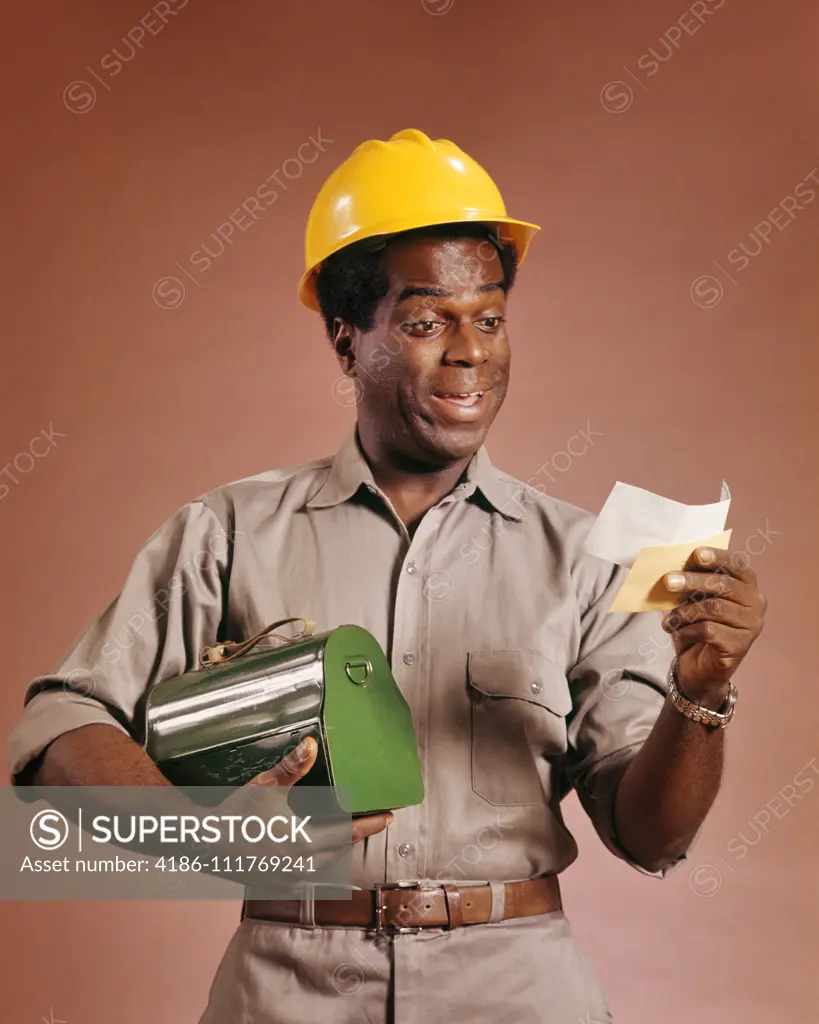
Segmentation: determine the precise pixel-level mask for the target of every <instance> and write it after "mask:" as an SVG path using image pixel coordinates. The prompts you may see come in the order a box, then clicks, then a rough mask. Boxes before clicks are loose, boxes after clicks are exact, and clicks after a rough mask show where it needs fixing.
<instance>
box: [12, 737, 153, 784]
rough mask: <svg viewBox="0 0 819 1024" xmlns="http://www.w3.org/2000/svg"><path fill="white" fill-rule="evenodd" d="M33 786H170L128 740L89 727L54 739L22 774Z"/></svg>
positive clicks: (132, 741)
mask: <svg viewBox="0 0 819 1024" xmlns="http://www.w3.org/2000/svg"><path fill="white" fill-rule="evenodd" d="M23 781H24V782H26V783H28V784H30V785H35V786H170V784H171V783H170V782H169V781H168V780H167V779H166V778H165V776H164V775H163V774H162V772H161V771H160V770H159V768H157V766H156V764H155V763H154V762H153V761H152V760H151V759H150V757H148V755H147V754H146V753H145V751H144V750H143V749H142V747H140V746H139V744H138V743H136V742H135V741H134V740H132V739H131V737H130V736H126V735H125V733H123V732H120V730H119V729H117V728H115V727H114V726H110V725H102V724H100V723H93V724H92V725H83V726H80V728H79V729H72V730H71V731H70V732H65V733H63V734H62V735H61V736H58V737H57V738H56V739H55V740H52V742H51V743H49V745H48V746H47V747H46V749H45V750H44V752H43V754H42V755H41V757H40V758H38V760H37V762H36V763H34V764H32V765H31V766H30V769H29V770H28V771H27V772H26V773H25V776H24V779H23Z"/></svg>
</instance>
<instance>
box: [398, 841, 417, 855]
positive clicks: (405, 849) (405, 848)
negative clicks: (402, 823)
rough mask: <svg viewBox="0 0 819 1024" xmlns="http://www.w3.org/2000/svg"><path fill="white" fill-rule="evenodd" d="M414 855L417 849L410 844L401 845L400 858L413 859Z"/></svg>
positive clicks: (399, 849) (399, 848)
mask: <svg viewBox="0 0 819 1024" xmlns="http://www.w3.org/2000/svg"><path fill="white" fill-rule="evenodd" d="M414 853H415V847H414V846H411V845H410V844H409V843H401V845H400V846H399V847H398V856H399V857H411V856H412V855H413V854H414Z"/></svg>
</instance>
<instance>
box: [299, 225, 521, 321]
mask: <svg viewBox="0 0 819 1024" xmlns="http://www.w3.org/2000/svg"><path fill="white" fill-rule="evenodd" d="M436 223H448V224H449V223H451V224H489V225H492V226H494V227H495V228H496V230H497V232H498V236H499V238H500V239H501V241H504V242H513V243H514V245H515V248H516V249H517V253H518V266H520V264H521V263H522V262H523V260H524V257H525V256H526V252H527V250H528V248H529V243H530V242H531V241H532V239H533V238H534V236H535V235H536V234H537V233H538V231H540V225H538V224H531V223H529V221H525V220H514V219H513V218H511V217H491V218H490V217H487V216H485V215H484V216H481V217H474V218H473V217H463V218H460V219H458V220H452V221H443V222H442V221H434V222H432V223H429V224H419V223H418V221H417V219H414V218H411V217H408V218H402V219H399V220H396V221H391V222H390V223H389V224H383V225H380V226H379V228H378V230H375V231H374V230H373V229H372V228H370V229H368V230H367V231H366V232H362V233H361V235H359V234H358V233H356V234H353V235H351V236H350V237H349V238H346V239H344V241H343V243H342V244H340V245H338V246H336V248H335V249H334V250H333V251H332V252H329V253H327V256H325V259H327V258H328V257H330V256H332V255H333V254H334V253H336V252H340V251H341V250H342V249H346V248H347V246H348V245H352V244H353V243H354V242H357V241H359V239H360V238H364V237H366V238H372V237H374V236H379V235H381V236H383V235H395V234H398V233H399V232H401V231H410V230H414V229H415V228H419V227H434V226H435V225H436ZM320 267H321V263H317V264H316V265H315V266H314V267H311V268H310V269H309V270H307V271H305V273H304V274H303V275H302V278H301V280H300V281H299V285H298V290H297V294H298V298H299V301H300V302H301V303H302V305H304V306H306V307H307V308H308V309H312V310H314V311H315V312H316V313H320V312H321V306H320V305H319V301H318V296H317V294H316V275H317V273H318V270H319V268H320Z"/></svg>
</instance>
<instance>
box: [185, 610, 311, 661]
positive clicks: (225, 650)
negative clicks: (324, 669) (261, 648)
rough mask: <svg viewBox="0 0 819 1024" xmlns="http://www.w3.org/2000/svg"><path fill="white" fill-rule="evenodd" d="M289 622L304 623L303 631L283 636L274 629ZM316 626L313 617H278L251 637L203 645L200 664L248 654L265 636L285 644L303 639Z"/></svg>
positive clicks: (230, 659) (228, 659)
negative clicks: (272, 637) (207, 645)
mask: <svg viewBox="0 0 819 1024" xmlns="http://www.w3.org/2000/svg"><path fill="white" fill-rule="evenodd" d="M288 622H301V623H303V629H302V631H301V632H300V633H297V634H296V635H295V636H283V635H282V634H281V633H276V632H274V630H276V629H278V628H279V626H286V625H287V623H288ZM315 628H316V624H315V622H314V621H313V620H312V619H305V618H303V617H301V616H298V615H296V616H294V617H293V618H290V619H278V620H277V621H276V622H271V623H270V625H269V626H265V628H264V629H263V630H262V631H261V632H260V633H257V634H256V635H255V636H251V637H249V638H248V639H247V640H226V641H225V642H224V643H223V644H213V646H211V647H203V648H202V650H201V651H200V652H199V664H200V665H204V666H205V667H206V668H207V667H209V666H211V665H217V664H223V663H224V662H226V661H232V660H233V659H234V658H239V657H241V656H242V655H243V654H247V652H248V651H251V650H252V649H253V648H254V647H255V646H256V644H257V643H259V641H260V640H264V638H265V637H270V636H274V637H276V639H278V640H281V641H282V642H283V643H285V644H291V643H293V641H294V640H302V639H304V637H308V636H312V635H313V633H314V632H315Z"/></svg>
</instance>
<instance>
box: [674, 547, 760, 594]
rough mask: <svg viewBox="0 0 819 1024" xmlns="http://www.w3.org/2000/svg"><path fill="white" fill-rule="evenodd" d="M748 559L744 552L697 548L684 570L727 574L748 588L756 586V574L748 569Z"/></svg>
mask: <svg viewBox="0 0 819 1024" xmlns="http://www.w3.org/2000/svg"><path fill="white" fill-rule="evenodd" d="M749 562H750V558H749V557H748V555H747V554H746V553H745V552H744V551H728V550H726V549H725V548H711V547H707V546H706V547H699V548H695V549H694V550H693V551H692V552H691V555H690V556H689V559H688V561H687V562H686V563H685V568H686V569H692V570H694V571H697V570H702V569H706V570H708V571H709V572H721V573H727V574H728V575H729V576H733V577H734V578H735V579H738V580H740V581H741V582H742V583H747V584H749V586H752V587H753V586H756V582H757V580H756V573H755V572H754V571H753V569H749V568H748V564H749Z"/></svg>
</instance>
